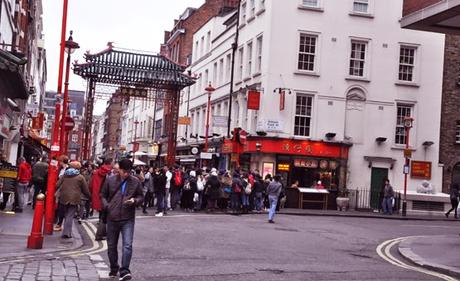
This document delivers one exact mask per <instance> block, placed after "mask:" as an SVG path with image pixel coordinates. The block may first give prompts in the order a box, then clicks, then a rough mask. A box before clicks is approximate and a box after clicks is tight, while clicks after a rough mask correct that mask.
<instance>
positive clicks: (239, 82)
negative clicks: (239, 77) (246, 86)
mask: <svg viewBox="0 0 460 281" xmlns="http://www.w3.org/2000/svg"><path fill="white" fill-rule="evenodd" d="M241 83H243V81H236V82H235V85H240V84H241Z"/></svg>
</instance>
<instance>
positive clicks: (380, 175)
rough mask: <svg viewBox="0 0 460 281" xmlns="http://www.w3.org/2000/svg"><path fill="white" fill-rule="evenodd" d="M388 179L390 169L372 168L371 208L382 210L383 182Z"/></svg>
mask: <svg viewBox="0 0 460 281" xmlns="http://www.w3.org/2000/svg"><path fill="white" fill-rule="evenodd" d="M386 178H388V169H384V168H372V172H371V194H370V200H371V201H370V206H371V208H372V209H376V210H378V209H380V206H381V198H380V192H381V191H382V187H383V181H384V180H385V179H386Z"/></svg>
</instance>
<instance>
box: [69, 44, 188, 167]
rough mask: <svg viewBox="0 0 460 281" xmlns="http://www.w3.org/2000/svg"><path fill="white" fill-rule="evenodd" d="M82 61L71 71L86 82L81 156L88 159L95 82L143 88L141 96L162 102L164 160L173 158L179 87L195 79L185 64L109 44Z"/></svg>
mask: <svg viewBox="0 0 460 281" xmlns="http://www.w3.org/2000/svg"><path fill="white" fill-rule="evenodd" d="M84 58H85V60H86V62H85V63H81V64H79V63H75V64H74V73H75V74H77V75H79V76H81V77H82V78H83V79H85V80H86V81H87V83H88V90H87V93H86V108H85V116H84V118H85V123H84V133H83V144H82V146H83V148H82V151H83V153H82V158H83V159H84V160H88V158H89V151H90V139H91V137H90V136H91V127H92V120H93V109H94V101H95V89H96V84H97V83H101V84H105V85H107V84H108V85H114V86H119V87H122V88H129V89H145V90H152V89H153V91H146V92H147V95H150V96H145V97H143V98H148V99H155V100H161V101H162V102H164V105H165V106H164V110H165V112H164V117H165V118H164V120H165V129H166V130H167V131H168V132H169V134H168V142H167V144H168V147H167V157H166V162H167V164H168V165H173V164H174V163H175V161H176V138H177V121H178V117H179V116H178V115H179V98H180V91H181V90H182V89H183V88H185V87H188V86H190V85H193V84H194V83H195V81H194V80H193V79H192V78H191V77H189V76H187V75H186V74H184V70H185V68H184V67H182V66H180V65H177V64H175V63H174V62H172V61H170V60H169V59H167V58H165V57H164V56H162V55H157V54H149V53H143V52H133V51H126V50H122V49H117V48H114V47H113V46H112V45H111V44H109V47H108V48H107V49H106V50H104V51H102V52H100V53H97V54H90V53H86V54H85V57H84Z"/></svg>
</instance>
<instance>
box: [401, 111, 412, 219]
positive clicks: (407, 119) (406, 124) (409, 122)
mask: <svg viewBox="0 0 460 281" xmlns="http://www.w3.org/2000/svg"><path fill="white" fill-rule="evenodd" d="M413 123H414V118H412V117H404V129H405V131H406V149H405V150H404V157H405V158H406V162H405V164H404V198H403V205H402V215H403V216H404V217H405V216H406V214H407V200H406V199H407V174H409V164H410V154H411V151H410V150H409V132H410V129H411V128H412V126H413Z"/></svg>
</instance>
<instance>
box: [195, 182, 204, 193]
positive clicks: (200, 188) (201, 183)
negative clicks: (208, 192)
mask: <svg viewBox="0 0 460 281" xmlns="http://www.w3.org/2000/svg"><path fill="white" fill-rule="evenodd" d="M196 189H197V190H198V191H203V190H204V183H203V181H202V180H198V181H197V182H196Z"/></svg>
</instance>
